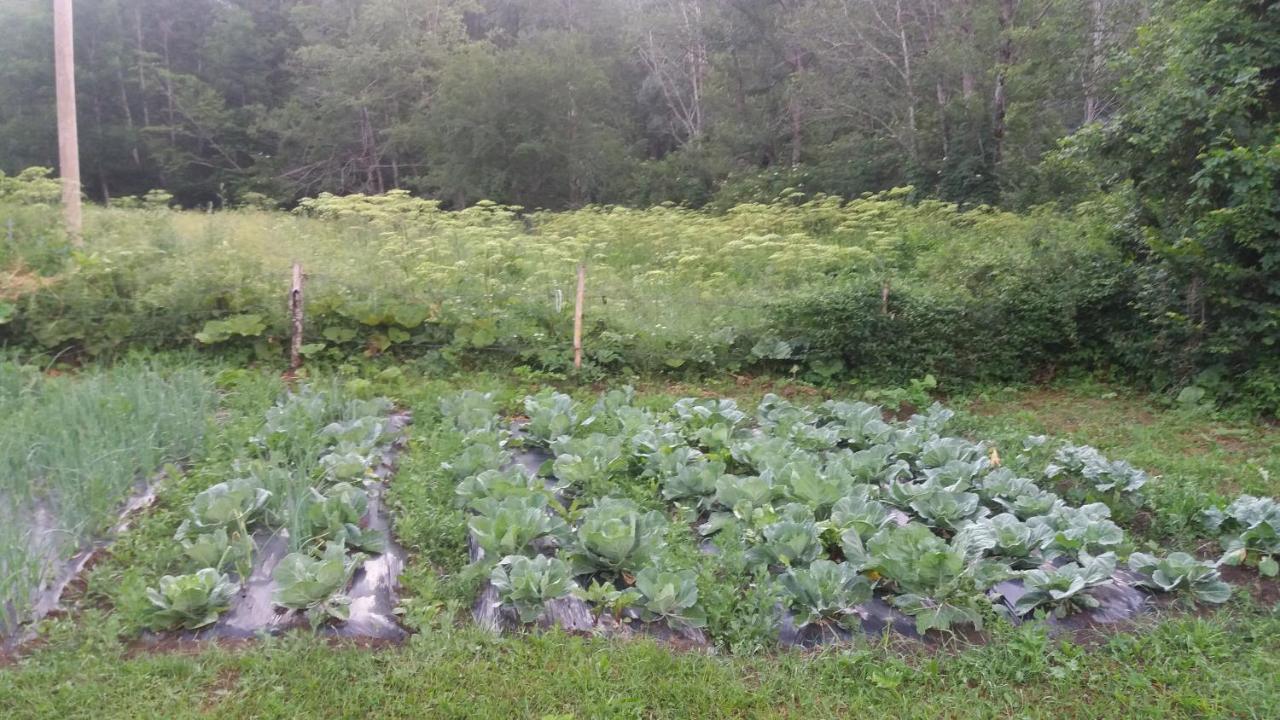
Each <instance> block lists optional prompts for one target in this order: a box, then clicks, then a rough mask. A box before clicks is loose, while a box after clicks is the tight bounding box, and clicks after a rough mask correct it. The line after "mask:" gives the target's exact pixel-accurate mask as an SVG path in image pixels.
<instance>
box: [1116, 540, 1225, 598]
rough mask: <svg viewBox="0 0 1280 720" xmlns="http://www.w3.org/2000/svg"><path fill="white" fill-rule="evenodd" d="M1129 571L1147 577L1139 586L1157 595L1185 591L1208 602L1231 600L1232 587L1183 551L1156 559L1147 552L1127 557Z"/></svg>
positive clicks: (1208, 567)
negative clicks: (1147, 588)
mask: <svg viewBox="0 0 1280 720" xmlns="http://www.w3.org/2000/svg"><path fill="white" fill-rule="evenodd" d="M1129 569H1130V570H1133V571H1134V572H1136V573H1140V574H1142V575H1145V576H1147V577H1149V578H1150V579H1146V578H1144V579H1143V580H1141V581H1140V583H1139V584H1141V585H1143V586H1144V587H1149V588H1153V589H1155V590H1159V591H1160V592H1173V591H1174V590H1185V591H1187V592H1190V593H1191V594H1192V596H1194V597H1195V599H1197V600H1199V601H1201V602H1207V603H1215V604H1217V603H1224V602H1226V601H1227V600H1229V599H1230V598H1231V586H1230V585H1228V584H1227V583H1225V582H1223V580H1222V576H1221V575H1219V574H1218V569H1217V568H1216V567H1214V566H1213V564H1212V563H1207V562H1204V561H1201V560H1197V559H1195V558H1194V557H1192V556H1190V555H1188V554H1187V553H1184V552H1175V553H1169V555H1168V556H1166V557H1163V558H1156V557H1155V556H1153V555H1149V554H1147V553H1134V554H1132V555H1130V556H1129Z"/></svg>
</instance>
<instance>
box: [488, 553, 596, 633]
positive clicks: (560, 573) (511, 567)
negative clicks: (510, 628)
mask: <svg viewBox="0 0 1280 720" xmlns="http://www.w3.org/2000/svg"><path fill="white" fill-rule="evenodd" d="M489 582H491V583H493V586H494V588H496V589H497V591H498V598H499V600H500V601H501V602H502V603H504V604H507V605H512V606H514V607H515V609H516V613H517V614H518V615H519V616H520V622H524V623H529V622H533V621H534V620H537V619H538V616H539V615H541V614H542V611H543V609H544V608H545V607H546V604H547V603H548V602H550V601H552V600H558V599H560V598H564V597H568V596H569V595H570V594H572V593H573V591H574V590H575V589H576V588H577V583H575V582H574V581H573V576H572V574H571V573H570V571H569V565H568V564H567V563H565V562H564V561H563V560H560V559H559V558H553V557H547V556H546V555H535V556H534V557H533V558H532V559H530V558H527V557H525V556H524V555H508V556H507V557H505V558H503V559H502V560H501V561H499V562H498V564H497V565H496V566H495V567H494V568H493V572H492V573H490V575H489Z"/></svg>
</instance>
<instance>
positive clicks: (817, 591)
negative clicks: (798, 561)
mask: <svg viewBox="0 0 1280 720" xmlns="http://www.w3.org/2000/svg"><path fill="white" fill-rule="evenodd" d="M779 583H780V585H781V587H782V590H783V594H782V597H783V602H784V603H785V604H786V606H787V607H788V608H789V609H790V610H791V612H792V614H793V615H794V616H795V625H796V627H797V628H803V627H804V626H806V625H809V624H810V623H815V622H823V621H827V620H843V619H844V618H845V616H847V615H848V614H849V613H850V612H851V611H852V608H853V607H854V606H856V605H859V604H861V603H864V602H866V601H867V600H869V599H871V590H872V583H871V581H870V580H868V579H867V578H866V576H864V575H861V574H860V573H858V571H857V569H855V568H854V567H852V566H851V565H849V564H847V563H835V562H832V561H830V560H815V561H813V562H812V563H811V564H810V565H809V567H807V568H793V569H791V570H788V571H787V572H785V573H783V574H782V576H781V578H780V580H779Z"/></svg>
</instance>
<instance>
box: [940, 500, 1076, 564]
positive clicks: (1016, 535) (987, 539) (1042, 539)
mask: <svg viewBox="0 0 1280 720" xmlns="http://www.w3.org/2000/svg"><path fill="white" fill-rule="evenodd" d="M961 532H962V533H965V534H967V535H970V536H972V537H973V538H974V539H975V542H976V543H978V544H980V545H982V546H984V547H988V548H989V549H990V552H991V553H992V554H994V555H997V556H999V557H1001V558H1003V559H1006V560H1008V561H1009V562H1010V563H1012V565H1013V566H1014V567H1015V568H1031V567H1036V566H1038V565H1039V564H1040V563H1041V562H1043V560H1044V558H1043V555H1042V554H1041V553H1042V551H1043V550H1044V548H1045V547H1046V546H1047V545H1048V544H1049V542H1050V541H1051V540H1052V539H1053V535H1054V533H1053V529H1052V528H1050V527H1048V526H1046V525H1042V524H1030V523H1025V522H1022V521H1021V520H1019V519H1018V518H1017V517H1016V516H1014V515H1011V514H1009V513H1000V514H999V515H996V516H994V517H990V518H983V519H981V520H978V521H977V522H974V523H973V524H971V525H969V526H967V527H965V528H964V529H963V530H961Z"/></svg>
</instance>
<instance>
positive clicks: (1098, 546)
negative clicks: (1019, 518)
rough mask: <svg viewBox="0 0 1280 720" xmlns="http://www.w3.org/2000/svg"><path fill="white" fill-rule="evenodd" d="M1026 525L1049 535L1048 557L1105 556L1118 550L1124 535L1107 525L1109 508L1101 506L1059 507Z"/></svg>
mask: <svg viewBox="0 0 1280 720" xmlns="http://www.w3.org/2000/svg"><path fill="white" fill-rule="evenodd" d="M1027 522H1028V523H1031V524H1032V525H1036V526H1040V527H1045V528H1048V529H1049V530H1052V531H1053V538H1052V539H1051V540H1050V541H1049V544H1048V546H1047V549H1048V550H1049V555H1051V556H1056V555H1061V554H1067V555H1077V554H1080V553H1089V554H1096V553H1101V552H1106V551H1107V550H1114V549H1116V548H1118V547H1119V546H1120V545H1122V544H1123V543H1124V539H1125V538H1124V531H1123V530H1121V529H1120V526H1119V525H1116V524H1115V523H1114V522H1112V521H1111V508H1109V507H1107V506H1106V505H1103V504H1102V503H1091V504H1089V505H1083V506H1081V507H1078V508H1076V507H1071V506H1070V505H1062V504H1059V505H1056V506H1055V507H1054V509H1053V511H1052V512H1051V513H1050V514H1048V515H1044V516H1039V517H1033V518H1031V519H1029V520H1027Z"/></svg>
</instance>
